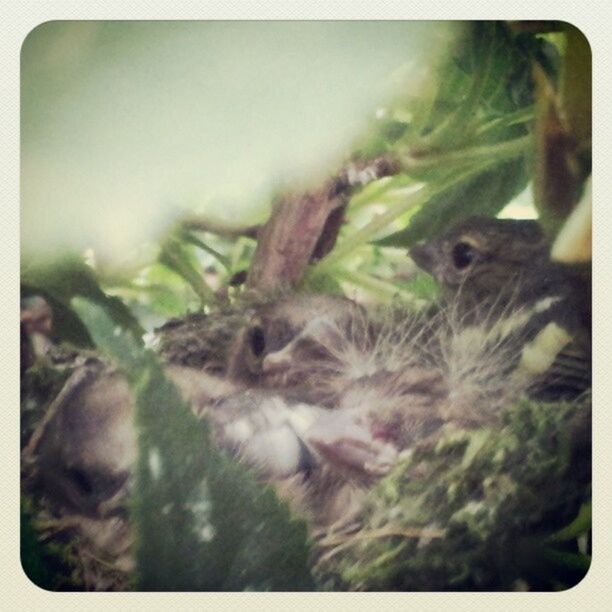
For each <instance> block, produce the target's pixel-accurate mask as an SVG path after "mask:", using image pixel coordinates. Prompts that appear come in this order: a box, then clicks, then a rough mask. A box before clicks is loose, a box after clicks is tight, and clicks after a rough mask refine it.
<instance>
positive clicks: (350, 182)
mask: <svg viewBox="0 0 612 612" xmlns="http://www.w3.org/2000/svg"><path fill="white" fill-rule="evenodd" d="M399 169H400V166H399V163H398V162H397V160H395V159H394V158H392V157H390V156H381V157H378V158H376V159H373V160H370V161H367V162H353V163H351V164H348V165H347V166H345V167H344V168H343V169H342V170H341V171H340V172H339V173H338V174H337V175H336V176H334V177H332V178H331V179H330V180H328V181H327V182H326V183H325V184H324V185H323V186H322V187H321V188H319V189H316V190H313V191H310V192H307V193H303V194H290V195H287V196H285V197H284V198H282V199H280V200H279V201H278V202H277V203H276V204H275V205H274V207H273V210H272V214H271V215H270V218H269V219H268V221H267V223H266V224H265V225H264V226H263V227H262V228H261V230H260V231H259V232H258V242H257V248H256V250H255V254H254V256H253V261H252V263H251V268H250V270H249V273H248V277H247V287H248V288H249V289H254V290H257V291H264V292H269V291H274V290H277V289H279V288H281V287H287V286H291V287H294V286H296V285H297V284H298V283H299V282H300V280H301V279H302V276H303V274H304V271H305V269H306V266H307V265H308V264H309V263H310V262H311V261H314V260H317V259H320V258H322V257H324V256H325V255H326V254H327V253H329V252H330V251H331V250H332V249H333V247H334V245H335V243H336V239H337V237H338V232H339V231H340V227H341V225H342V222H343V218H344V210H345V208H346V205H347V203H348V201H349V198H350V196H351V194H352V193H353V191H355V189H357V188H360V187H363V186H364V185H367V184H368V183H370V182H371V181H373V180H376V179H379V178H382V177H384V176H390V175H393V174H395V173H397V172H398V171H399Z"/></svg>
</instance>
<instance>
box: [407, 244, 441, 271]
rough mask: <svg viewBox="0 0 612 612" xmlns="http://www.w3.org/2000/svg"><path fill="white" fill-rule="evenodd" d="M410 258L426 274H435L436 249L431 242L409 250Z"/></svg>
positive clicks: (417, 245)
mask: <svg viewBox="0 0 612 612" xmlns="http://www.w3.org/2000/svg"><path fill="white" fill-rule="evenodd" d="M408 252H409V254H410V257H412V260H413V261H414V263H416V265H417V266H419V268H421V269H422V270H425V272H429V273H430V274H431V273H433V269H434V264H435V261H436V247H435V245H433V244H432V243H431V242H421V243H419V244H415V245H414V246H413V247H411V248H410V249H409V251H408Z"/></svg>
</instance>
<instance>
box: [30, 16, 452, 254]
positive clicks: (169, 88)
mask: <svg viewBox="0 0 612 612" xmlns="http://www.w3.org/2000/svg"><path fill="white" fill-rule="evenodd" d="M450 27H451V26H450V25H449V24H444V23H443V22H437V23H435V22H434V23H428V22H398V21H396V22H180V21H179V22H61V21H56V22H48V23H45V24H43V25H41V26H39V27H37V28H36V29H35V30H33V31H32V33H30V35H29V36H28V38H27V39H26V41H25V43H24V45H23V49H22V75H21V78H22V124H21V129H22V132H21V134H22V136H21V137H22V186H21V211H22V212H21V214H22V229H21V233H22V252H23V254H25V255H28V256H29V255H31V254H38V255H40V254H44V255H46V254H48V253H53V252H56V251H57V250H58V249H64V248H73V249H76V250H78V251H82V250H84V249H87V248H93V249H94V250H95V251H96V252H97V253H99V254H100V255H102V256H104V257H105V258H111V260H115V261H116V262H117V263H119V262H121V261H122V260H123V259H124V258H125V256H126V254H129V253H131V252H136V251H139V250H140V247H141V246H142V245H144V244H146V243H147V242H149V243H151V242H153V241H155V240H156V239H157V238H158V237H159V236H160V235H161V233H162V232H163V231H164V229H165V228H166V227H167V226H168V224H169V223H170V222H171V220H172V219H173V218H175V217H176V215H177V212H178V211H180V210H181V209H191V210H196V211H197V210H199V211H202V212H206V213H208V214H213V215H215V216H218V217H222V218H225V219H227V220H234V221H245V222H247V221H252V220H254V218H256V217H257V216H259V217H261V216H262V215H263V214H265V210H266V206H267V204H268V203H269V200H270V197H271V195H272V193H273V191H274V189H275V188H278V186H279V185H287V184H289V185H291V183H292V182H294V181H302V182H303V181H306V182H307V181H308V180H311V181H316V180H320V179H321V178H323V176H325V175H327V174H329V173H331V172H333V170H334V169H335V168H336V167H337V165H338V164H339V163H340V162H341V161H342V159H343V158H344V157H345V156H346V155H348V154H349V153H350V150H351V144H352V143H353V142H354V140H355V139H356V138H357V137H359V135H360V133H362V132H363V129H364V127H365V126H366V124H367V121H368V120H369V119H370V118H371V117H372V115H373V114H374V113H375V111H376V109H377V108H378V107H380V106H382V105H384V104H385V102H386V101H388V100H389V99H391V98H392V97H393V96H396V95H402V96H404V95H410V94H411V93H412V94H413V95H414V94H417V93H418V88H419V87H420V84H422V82H423V81H422V80H423V78H424V77H426V73H427V70H428V68H429V66H430V62H429V61H428V60H430V59H433V58H434V56H435V54H436V52H437V51H439V50H441V49H443V48H444V47H445V46H446V45H447V44H448V40H449V38H448V35H449V34H448V30H449V28H450Z"/></svg>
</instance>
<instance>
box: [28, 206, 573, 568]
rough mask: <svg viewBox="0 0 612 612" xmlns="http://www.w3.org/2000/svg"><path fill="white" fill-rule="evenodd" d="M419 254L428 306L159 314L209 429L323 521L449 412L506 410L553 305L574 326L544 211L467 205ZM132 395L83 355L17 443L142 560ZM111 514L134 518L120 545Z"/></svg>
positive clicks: (168, 359) (165, 354) (254, 305)
mask: <svg viewBox="0 0 612 612" xmlns="http://www.w3.org/2000/svg"><path fill="white" fill-rule="evenodd" d="M521 245H522V247H521ZM521 248H522V250H521ZM411 254H412V256H413V258H414V260H415V262H416V263H417V264H418V265H420V266H421V267H422V268H423V269H425V270H426V271H428V272H430V273H432V274H433V275H434V277H435V278H436V279H437V280H438V281H439V282H440V284H441V285H442V287H443V289H444V294H445V297H444V301H443V304H442V305H441V306H440V307H436V309H435V310H431V311H426V312H414V311H411V310H410V309H409V308H407V307H385V308H379V309H371V308H369V309H366V308H365V307H363V306H362V305H360V304H358V303H356V302H354V301H353V300H350V299H348V298H346V297H343V296H335V295H323V294H304V293H297V294H288V295H281V296H274V297H273V298H268V299H260V300H252V301H246V302H245V303H244V304H242V305H237V306H235V307H234V308H233V309H231V311H228V312H226V313H216V314H215V315H214V316H211V315H198V316H197V317H194V316H191V317H187V318H186V319H185V320H182V321H173V322H170V323H168V324H166V325H165V326H163V327H162V328H161V329H160V330H158V332H157V333H158V343H157V350H158V354H159V356H160V358H161V359H162V360H163V361H164V363H165V365H164V372H165V374H166V376H167V377H168V378H169V379H170V380H172V381H173V382H174V383H175V384H176V385H177V387H178V388H179V390H180V392H181V395H182V397H183V399H184V400H186V401H187V402H188V403H189V404H190V406H191V408H192V411H193V413H194V416H195V417H196V418H200V419H206V420H207V421H208V422H209V423H210V426H211V435H212V438H213V441H214V442H215V444H216V445H217V446H218V447H219V448H221V449H223V450H224V451H227V452H229V453H230V454H231V455H232V456H233V457H234V458H235V460H237V461H239V462H243V463H244V464H246V465H247V466H248V467H249V468H250V469H252V470H253V473H254V474H255V475H256V477H257V478H259V479H260V480H261V481H262V482H264V483H267V484H271V485H272V486H273V487H274V488H275V489H276V491H277V493H278V495H279V496H280V497H281V498H283V499H285V500H286V501H287V502H288V503H289V505H290V507H291V508H292V510H293V511H294V513H296V514H298V515H301V516H303V517H304V518H305V519H306V520H307V522H308V524H309V525H310V527H311V529H312V530H313V531H315V532H317V533H329V532H330V531H337V530H339V529H343V528H346V527H347V526H350V525H351V524H352V523H353V522H354V521H355V520H356V519H358V518H359V516H360V513H361V512H362V510H363V504H364V500H365V499H366V497H367V495H368V493H369V491H371V490H372V487H373V486H374V485H375V484H376V483H377V482H378V481H379V480H380V479H381V478H384V477H385V475H386V474H388V473H389V472H390V471H391V470H392V469H393V468H394V466H396V465H397V464H398V462H399V461H401V459H402V457H403V456H405V454H406V453H409V452H410V451H411V450H412V449H413V448H414V447H415V446H417V445H420V444H427V443H429V444H433V443H435V441H436V439H437V438H438V436H440V435H441V434H442V432H443V431H444V430H445V427H446V426H448V425H455V426H456V425H459V426H461V427H472V428H473V427H478V426H481V425H483V424H487V425H493V424H495V423H496V422H499V418H500V415H501V414H502V413H503V410H504V408H506V407H507V406H508V405H510V404H511V403H512V402H513V401H514V400H515V399H516V398H517V397H519V396H520V395H521V394H522V393H523V392H525V390H526V389H527V388H528V387H529V385H532V383H533V377H521V376H519V377H517V376H515V371H514V369H508V367H507V366H508V364H509V363H513V364H516V363H520V362H521V360H523V359H526V358H525V357H524V356H525V354H526V353H525V346H528V344H529V342H533V341H534V339H537V337H538V334H540V333H541V332H542V331H543V330H546V327H547V324H548V323H550V322H553V323H555V324H557V323H558V322H559V321H561V322H562V323H563V325H565V328H567V329H568V330H570V329H572V328H571V325H570V323H571V322H572V321H574V320H575V319H574V318H573V317H575V315H576V311H573V310H571V309H570V310H569V312H567V313H565V316H566V320H567V321H568V322H567V323H565V322H564V321H565V320H564V319H562V318H561V317H560V316H557V315H556V314H555V313H556V312H557V310H558V309H559V307H560V306H561V305H562V304H564V303H566V300H567V301H568V302H569V303H571V300H572V293H571V291H570V290H569V285H570V284H571V283H570V280H569V278H568V277H567V275H566V273H565V271H564V270H563V269H562V268H559V267H558V266H556V265H554V264H551V263H550V261H549V257H548V246H547V243H546V241H545V239H544V237H543V234H542V233H541V230H539V227H538V226H537V224H536V225H534V224H533V223H531V222H516V224H515V223H510V224H508V223H504V222H501V223H498V222H497V221H496V220H485V219H480V218H478V219H472V220H470V221H468V222H464V223H463V224H460V225H459V226H456V227H454V228H452V229H451V230H450V231H449V232H448V233H447V234H445V235H443V236H442V237H440V238H437V239H434V240H432V241H430V242H428V243H424V244H420V245H417V246H415V247H413V249H412V250H411ZM528 262H531V263H532V264H533V265H532V266H531V268H532V270H533V271H532V270H530V269H529V266H528ZM536 270H537V271H538V274H535V271H536ZM528 272H529V273H528ZM543 281H544V282H543ZM566 310H567V309H566ZM559 312H562V311H559ZM553 315H555V316H553ZM540 319H541V320H540ZM534 325H535V328H534V329H533V330H532V327H533V326H534ZM526 329H527V330H529V331H528V332H526V331H525V330H526ZM553 331H554V329H553ZM566 333H568V334H569V331H568V332H566ZM516 338H520V339H521V340H522V341H523V342H522V343H517V342H515V341H514V340H515V339H516ZM509 339H510V340H509ZM525 339H526V340H527V342H525ZM540 339H542V338H540ZM186 355H187V357H186ZM555 355H557V356H558V351H557V352H556V353H555ZM519 370H520V368H519ZM133 412H134V399H133V396H132V393H131V391H130V389H129V386H128V383H127V380H126V378H125V376H124V375H123V374H121V372H119V371H117V370H116V368H114V366H112V364H107V363H103V362H96V363H91V362H89V363H86V364H84V365H83V366H81V367H79V368H77V369H76V370H75V372H74V373H73V375H72V376H71V378H69V380H68V382H67V383H66V385H65V387H64V389H63V390H62V392H60V394H59V395H58V397H57V398H56V399H55V400H54V402H52V404H51V406H50V408H49V410H48V411H47V415H46V417H45V419H43V421H42V422H41V423H40V425H39V428H38V429H37V430H36V431H35V433H34V434H33V436H32V438H31V440H30V443H29V444H28V446H27V448H26V451H25V452H24V457H25V458H26V460H25V461H24V463H25V464H26V465H27V466H28V465H31V466H32V470H31V473H32V475H33V476H35V478H34V477H33V478H32V480H33V481H35V482H38V483H39V486H40V487H41V488H42V490H43V491H44V492H45V495H47V496H48V497H49V498H51V499H53V500H54V502H55V504H56V505H59V506H61V507H62V508H63V510H62V511H63V513H64V514H69V515H70V516H78V517H79V523H78V524H79V530H80V533H81V535H84V537H85V538H86V539H87V538H88V540H89V542H90V545H91V546H93V547H94V549H95V550H96V554H97V555H99V556H101V557H105V555H106V554H107V553H108V554H110V553H111V552H112V553H113V554H111V555H110V556H111V557H113V558H114V559H115V562H116V563H119V564H120V566H121V567H124V568H125V567H128V568H129V567H131V565H130V563H132V564H133V559H132V558H131V556H130V551H131V539H130V537H131V536H130V530H129V523H128V518H127V500H128V499H129V496H130V494H131V491H132V490H133V482H134V472H133V465H134V462H135V457H136V454H137V450H138V445H137V440H136V436H135V433H134V429H133ZM116 521H120V527H121V528H120V529H116V530H115V532H116V533H122V534H123V536H122V538H121V544H118V543H117V542H116V541H115V542H113V546H112V551H111V550H110V549H109V538H108V532H109V524H116ZM111 531H112V530H111ZM117 550H120V551H121V554H117V552H116V551H117Z"/></svg>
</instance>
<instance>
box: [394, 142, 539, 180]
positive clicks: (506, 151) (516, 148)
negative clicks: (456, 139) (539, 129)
mask: <svg viewBox="0 0 612 612" xmlns="http://www.w3.org/2000/svg"><path fill="white" fill-rule="evenodd" d="M531 145H532V136H531V135H530V134H527V135H526V136H521V137H520V138H515V139H513V140H507V141H505V142H500V143H498V144H494V145H482V146H479V147H471V148H469V149H458V150H455V151H449V152H447V153H439V154H437V155H427V156H426V157H423V158H415V157H412V156H410V155H408V156H405V157H403V159H402V165H403V168H404V169H405V170H406V171H408V172H410V171H411V170H412V171H414V170H419V171H423V170H430V169H433V168H439V167H444V166H447V165H449V164H458V165H461V166H463V165H465V164H468V163H474V162H483V161H485V162H487V164H488V165H490V164H491V163H499V162H502V161H507V160H509V159H512V158H514V157H519V156H520V155H522V154H524V153H526V152H527V151H528V150H529V147H530V146H531Z"/></svg>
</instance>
